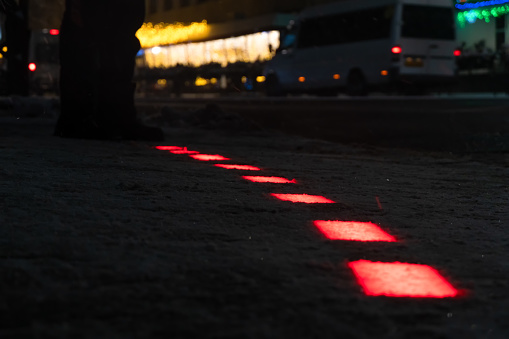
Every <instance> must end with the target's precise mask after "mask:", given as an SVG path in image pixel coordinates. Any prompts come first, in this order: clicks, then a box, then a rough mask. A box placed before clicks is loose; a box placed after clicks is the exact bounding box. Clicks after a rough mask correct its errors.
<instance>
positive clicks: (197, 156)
mask: <svg viewBox="0 0 509 339" xmlns="http://www.w3.org/2000/svg"><path fill="white" fill-rule="evenodd" d="M190 157H191V158H193V159H195V160H200V161H226V160H230V159H229V158H225V157H223V156H222V155H219V154H192V155H190Z"/></svg>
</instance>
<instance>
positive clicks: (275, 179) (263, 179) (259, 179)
mask: <svg viewBox="0 0 509 339" xmlns="http://www.w3.org/2000/svg"><path fill="white" fill-rule="evenodd" d="M242 178H243V179H246V180H249V181H252V182H259V183H271V184H296V183H297V181H296V180H295V179H293V180H288V179H286V178H282V177H263V176H244V177H242Z"/></svg>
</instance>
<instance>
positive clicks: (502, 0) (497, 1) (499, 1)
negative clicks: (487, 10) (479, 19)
mask: <svg viewBox="0 0 509 339" xmlns="http://www.w3.org/2000/svg"><path fill="white" fill-rule="evenodd" d="M506 3H509V0H489V1H480V2H469V3H464V4H456V5H455V6H456V8H457V9H475V8H482V7H488V6H497V5H503V4H506Z"/></svg>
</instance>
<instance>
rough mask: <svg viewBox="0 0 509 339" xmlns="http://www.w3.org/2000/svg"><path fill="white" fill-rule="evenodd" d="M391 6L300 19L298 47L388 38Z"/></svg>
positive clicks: (391, 13)
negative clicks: (301, 20)
mask: <svg viewBox="0 0 509 339" xmlns="http://www.w3.org/2000/svg"><path fill="white" fill-rule="evenodd" d="M393 17H394V6H385V7H377V8H372V9H364V10H358V11H352V12H349V13H340V14H335V15H326V16H322V17H317V18H312V19H307V20H304V21H303V22H302V23H301V30H300V37H299V43H298V47H299V48H306V47H312V46H327V45H335V44H344V43H352V42H358V41H367V40H376V39H386V38H389V36H390V32H391V24H392V20H393Z"/></svg>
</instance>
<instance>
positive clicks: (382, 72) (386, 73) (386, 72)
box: [380, 69, 389, 77]
mask: <svg viewBox="0 0 509 339" xmlns="http://www.w3.org/2000/svg"><path fill="white" fill-rule="evenodd" d="M380 74H382V75H383V76H384V77H385V76H388V75H389V71H387V70H385V69H384V70H383V71H381V72H380Z"/></svg>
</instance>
